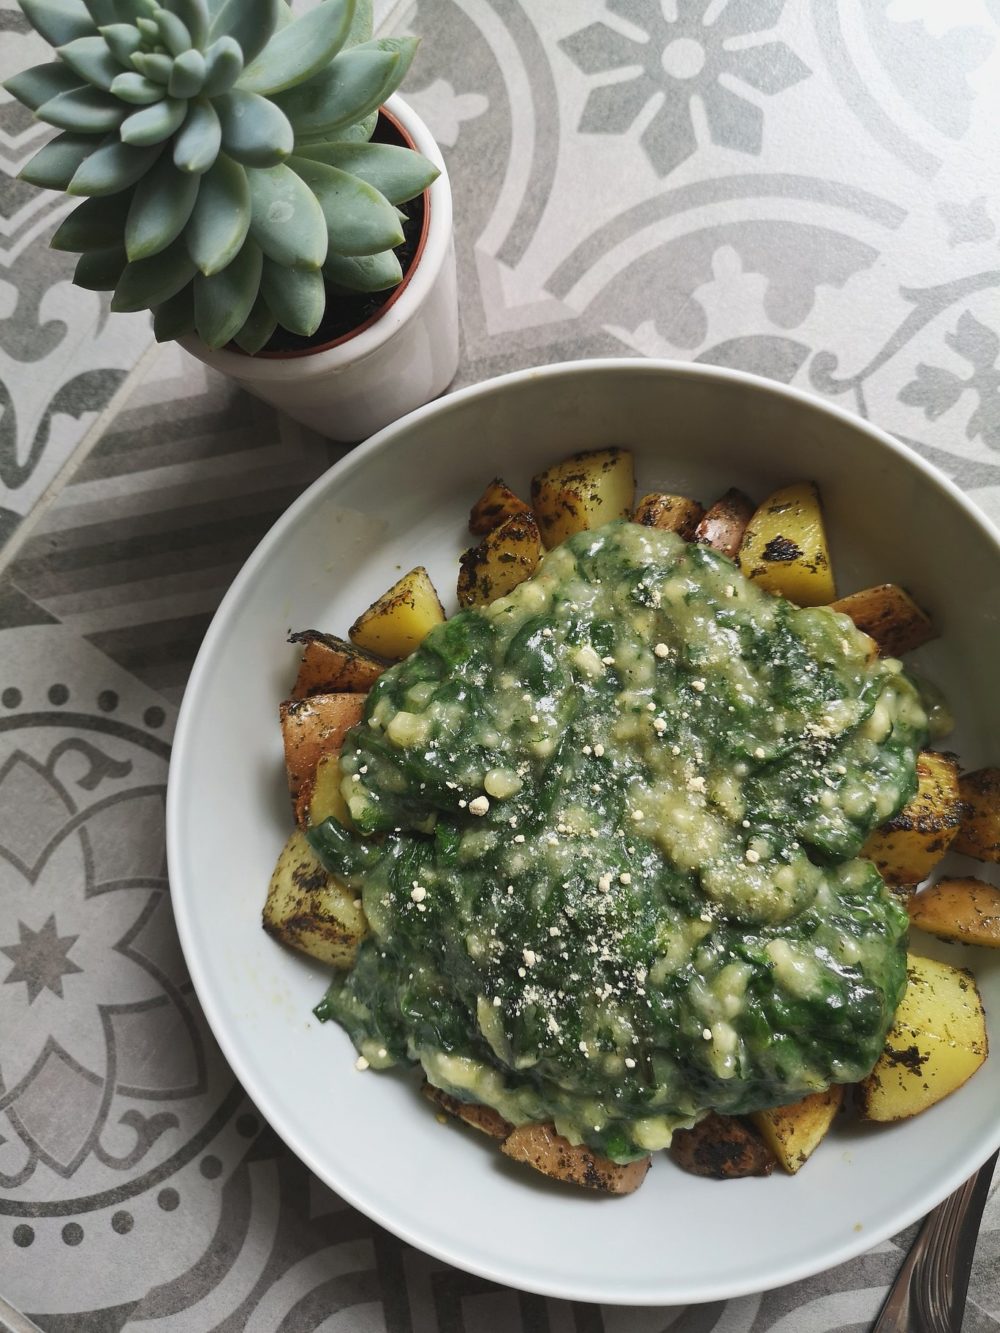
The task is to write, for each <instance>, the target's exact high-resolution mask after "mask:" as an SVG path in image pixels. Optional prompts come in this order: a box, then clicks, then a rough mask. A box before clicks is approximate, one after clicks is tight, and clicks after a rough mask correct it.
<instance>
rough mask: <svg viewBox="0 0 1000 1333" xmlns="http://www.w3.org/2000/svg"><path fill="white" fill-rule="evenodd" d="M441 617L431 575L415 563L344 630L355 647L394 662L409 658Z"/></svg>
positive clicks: (441, 613) (442, 608) (439, 621)
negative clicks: (414, 565)
mask: <svg viewBox="0 0 1000 1333" xmlns="http://www.w3.org/2000/svg"><path fill="white" fill-rule="evenodd" d="M444 618H445V615H444V607H443V606H442V605H441V599H440V598H439V597H438V595H437V592H436V591H435V589H434V584H433V583H432V582H431V579H430V575H429V574H428V573H427V570H426V569H424V567H423V565H417V567H416V569H411V570H410V571H409V573H407V574H404V575H403V577H402V578H401V579H398V580H397V581H396V582H395V583H394V584H393V585H392V587H391V588H390V589H389V590H388V592H384V593H383V594H382V596H381V597H379V598H378V599H377V601H374V602H372V604H371V606H370V607H369V608H368V610H367V611H362V613H361V615H360V616H358V618H357V620H356V621H355V622H354V624H353V625H352V626H351V628H350V629H349V630H348V632H347V633H348V636H349V638H350V640H351V642H352V643H353V644H355V645H356V646H357V647H358V648H364V649H365V651H366V652H369V653H376V654H378V655H379V656H381V657H388V658H391V659H392V660H393V661H396V660H398V659H399V658H402V657H409V655H410V653H412V652H413V650H414V648H416V647H418V646H419V645H420V644H421V643H422V642H423V640H424V638H425V637H426V636H427V634H428V633H429V632H430V631H431V630H432V629H433V628H434V626H435V625H440V624H441V623H442V622H443V620H444Z"/></svg>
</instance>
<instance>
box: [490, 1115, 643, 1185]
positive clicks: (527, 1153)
mask: <svg viewBox="0 0 1000 1333" xmlns="http://www.w3.org/2000/svg"><path fill="white" fill-rule="evenodd" d="M500 1151H501V1152H502V1153H504V1154H505V1155H506V1156H507V1157H511V1158H513V1160H514V1161H515V1162H525V1163H527V1165H528V1166H532V1167H534V1168H535V1170H536V1171H540V1172H541V1173H542V1175H543V1176H551V1178H552V1179H553V1180H564V1181H566V1183H567V1184H569V1185H583V1186H584V1187H585V1188H586V1189H592V1190H603V1191H604V1193H606V1194H632V1193H633V1192H634V1191H635V1190H637V1189H638V1188H639V1186H640V1185H641V1184H642V1182H643V1181H644V1180H645V1178H646V1172H647V1171H648V1170H649V1163H650V1159H649V1158H648V1157H643V1158H640V1160H639V1161H637V1162H629V1163H627V1164H626V1165H625V1166H621V1165H619V1163H618V1162H612V1161H611V1160H610V1159H609V1158H607V1157H601V1156H600V1155H599V1154H598V1153H595V1152H593V1151H591V1149H590V1148H587V1147H585V1146H584V1145H583V1144H580V1145H579V1146H576V1145H574V1144H572V1143H570V1142H569V1140H568V1139H564V1138H563V1136H562V1135H561V1134H557V1133H556V1129H555V1126H554V1125H548V1124H546V1125H542V1124H528V1125H518V1126H517V1128H516V1129H514V1130H512V1131H511V1133H510V1134H508V1135H507V1137H506V1138H505V1139H504V1141H503V1143H501V1145H500Z"/></svg>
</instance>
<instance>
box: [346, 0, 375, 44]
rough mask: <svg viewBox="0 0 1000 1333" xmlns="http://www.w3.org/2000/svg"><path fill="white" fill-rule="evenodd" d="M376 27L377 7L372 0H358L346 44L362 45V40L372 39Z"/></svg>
mask: <svg viewBox="0 0 1000 1333" xmlns="http://www.w3.org/2000/svg"><path fill="white" fill-rule="evenodd" d="M374 27H375V8H374V5H373V4H372V0H356V4H355V6H354V18H353V19H352V20H351V30H350V32H349V33H348V34H347V41H346V42H345V43H344V45H345V46H360V45H361V43H362V42H368V41H371V37H372V32H373V30H374Z"/></svg>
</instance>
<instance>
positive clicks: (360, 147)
mask: <svg viewBox="0 0 1000 1333" xmlns="http://www.w3.org/2000/svg"><path fill="white" fill-rule="evenodd" d="M295 152H296V156H297V157H304V158H308V159H309V160H310V161H314V162H324V163H325V164H326V165H327V166H328V167H338V168H339V169H340V170H341V171H347V172H350V174H351V175H352V176H358V177H359V178H360V179H361V180H363V181H367V183H368V184H369V185H371V186H372V187H373V188H374V189H376V190H378V192H379V194H381V195H384V196H385V198H386V199H388V201H389V203H390V204H403V203H405V202H406V201H407V199H414V198H416V196H417V195H418V194H422V193H423V191H424V190H426V189H427V187H428V185H430V184H431V182H432V181H435V180H437V178H438V176H439V174H440V173H439V171H438V169H437V167H436V166H434V164H433V163H432V162H428V160H427V159H426V158H425V157H421V155H420V154H419V153H415V152H414V151H413V150H412V149H411V148H399V147H397V146H396V145H395V144H386V143H344V142H335V143H320V144H310V145H307V146H304V147H302V148H297V149H296V150H295Z"/></svg>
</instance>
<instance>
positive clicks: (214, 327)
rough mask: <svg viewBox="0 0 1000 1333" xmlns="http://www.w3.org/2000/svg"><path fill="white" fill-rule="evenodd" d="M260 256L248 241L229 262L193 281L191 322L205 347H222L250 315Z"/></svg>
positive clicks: (253, 301) (259, 267)
mask: <svg viewBox="0 0 1000 1333" xmlns="http://www.w3.org/2000/svg"><path fill="white" fill-rule="evenodd" d="M263 262H264V257H263V255H262V254H261V252H260V247H259V246H258V245H255V244H254V243H253V241H250V240H248V241H247V243H246V244H245V245H244V247H243V249H242V250H241V251H240V252H239V254H238V255H237V256H236V258H235V259H234V260H233V262H232V263H231V264H230V265H229V266H228V267H227V268H224V269H223V270H222V272H221V273H216V274H214V275H213V276H212V277H210V278H206V277H204V276H202V274H200V273H199V275H198V277H197V278H196V279H195V283H194V322H195V328H196V329H197V330H198V336H199V337H200V338H201V339H202V340H203V341H204V342H206V343H207V344H208V346H209V347H213V348H217V347H225V345H226V343H227V342H231V341H232V339H233V338H234V337H235V335H236V334H237V333H239V331H240V329H241V328H242V327H243V325H244V324H245V323H246V322H247V319H248V318H249V317H250V311H251V310H252V309H253V307H254V304H255V302H256V300H257V294H258V292H259V291H260V274H261V268H262V266H263Z"/></svg>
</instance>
